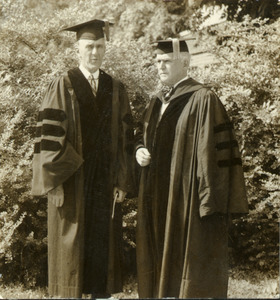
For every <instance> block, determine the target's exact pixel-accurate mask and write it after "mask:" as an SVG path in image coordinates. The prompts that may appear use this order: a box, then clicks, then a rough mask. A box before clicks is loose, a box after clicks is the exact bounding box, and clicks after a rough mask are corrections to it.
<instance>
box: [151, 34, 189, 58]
mask: <svg viewBox="0 0 280 300" xmlns="http://www.w3.org/2000/svg"><path fill="white" fill-rule="evenodd" d="M153 44H157V45H156V53H157V54H163V53H173V54H174V58H175V59H177V58H179V56H180V52H189V48H188V45H187V43H186V41H185V40H183V39H178V38H174V39H172V38H168V39H167V40H160V41H156V42H153Z"/></svg>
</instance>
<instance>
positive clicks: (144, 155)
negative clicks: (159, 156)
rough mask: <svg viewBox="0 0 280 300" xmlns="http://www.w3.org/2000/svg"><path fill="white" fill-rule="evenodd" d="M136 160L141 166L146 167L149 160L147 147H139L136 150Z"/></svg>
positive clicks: (149, 155)
mask: <svg viewBox="0 0 280 300" xmlns="http://www.w3.org/2000/svg"><path fill="white" fill-rule="evenodd" d="M136 160H137V162H138V164H139V165H140V166H141V167H146V166H148V165H149V164H150V162H151V154H150V152H149V151H148V149H147V148H144V147H142V148H139V149H138V150H137V151H136Z"/></svg>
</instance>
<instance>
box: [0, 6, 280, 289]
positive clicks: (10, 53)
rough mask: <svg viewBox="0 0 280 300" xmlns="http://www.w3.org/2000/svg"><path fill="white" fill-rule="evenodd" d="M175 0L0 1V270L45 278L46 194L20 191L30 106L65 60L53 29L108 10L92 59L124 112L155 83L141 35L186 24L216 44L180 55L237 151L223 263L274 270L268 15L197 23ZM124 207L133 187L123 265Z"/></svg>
mask: <svg viewBox="0 0 280 300" xmlns="http://www.w3.org/2000/svg"><path fill="white" fill-rule="evenodd" d="M186 2H187V1H171V2H170V1H166V2H165V1H144V0H143V1H141V0H137V1H128V0H117V1H116V0H110V1H102V0H89V1H78V0H71V1H62V0H60V1H52V0H48V1H35V0H33V1H32V0H25V1H19V0H7V1H5V2H4V3H3V4H2V7H1V13H0V17H1V19H0V21H1V29H2V30H1V32H0V38H1V41H2V43H1V45H0V49H1V51H0V66H1V67H0V87H1V88H0V154H1V156H0V163H1V172H0V197H1V198H0V273H1V274H2V277H1V278H2V279H1V280H2V281H4V282H15V281H20V282H23V283H24V284H26V285H29V286H34V285H44V284H46V275H47V271H46V265H47V232H46V209H47V207H46V199H45V198H40V197H32V196H31V195H30V182H31V176H32V173H31V171H32V170H31V161H32V153H33V139H34V128H35V123H36V114H37V111H38V107H39V105H40V103H41V100H42V95H43V92H44V90H45V88H46V86H47V85H48V84H49V82H50V81H51V80H52V79H53V78H54V77H55V76H57V75H58V74H61V73H62V72H64V71H66V70H67V69H69V68H71V67H73V66H76V64H77V61H76V53H75V50H74V47H73V40H74V36H73V34H72V33H66V32H64V33H61V32H59V29H61V28H62V26H64V25H70V24H72V23H78V22H79V21H85V20H88V19H91V18H94V17H98V18H108V17H112V18H113V19H114V21H115V23H116V24H115V26H114V29H113V30H112V31H113V39H112V41H110V42H109V43H108V46H107V54H106V59H105V61H104V64H103V68H104V69H105V70H106V71H107V72H109V73H110V74H112V75H114V76H116V77H118V78H120V79H121V80H122V81H123V82H124V84H125V85H126V87H127V90H128V93H129V96H130V100H131V105H132V109H133V112H134V115H135V119H136V120H137V119H138V118H139V116H140V114H141V111H142V110H143V107H144V106H145V104H146V102H147V101H149V99H150V97H151V96H152V95H153V94H154V93H155V90H156V88H157V85H158V82H157V77H156V73H155V69H154V65H153V55H152V51H151V47H150V45H149V42H151V41H153V40H155V39H158V38H166V37H168V36H175V35H176V34H177V33H178V32H180V31H181V30H185V29H188V30H190V31H193V33H194V34H195V35H196V36H197V38H198V40H197V41H198V43H199V45H200V46H201V47H204V48H205V50H207V51H210V52H212V53H213V54H215V55H216V57H217V58H218V60H219V62H218V63H216V64H212V65H209V66H204V67H199V68H198V67H192V69H191V70H190V74H191V75H192V76H193V77H194V78H195V79H197V80H199V81H202V82H205V83H207V84H209V83H210V84H212V85H213V89H215V90H216V92H217V94H218V95H219V96H220V98H221V100H222V102H223V103H224V104H225V106H226V108H227V110H228V112H229V114H230V116H231V118H232V120H233V122H234V125H235V130H236V133H237V137H238V140H239V144H240V147H241V151H242V156H243V162H244V171H245V177H246V185H247V191H248V198H249V203H250V214H249V215H248V216H245V217H242V218H241V219H236V220H233V226H232V228H231V233H230V236H231V245H230V246H231V249H232V266H239V267H242V268H245V269H246V268H250V269H252V268H255V269H258V270H262V271H268V270H269V271H270V272H277V270H278V252H279V208H280V205H279V179H280V178H279V173H280V167H279V157H280V156H279V134H280V131H279V121H280V120H279V110H280V104H279V94H280V84H279V83H280V82H279V78H280V76H279V75H280V74H279V62H280V56H279V55H280V53H279V43H280V42H279V40H280V39H279V35H280V33H279V30H280V29H279V27H280V24H279V20H277V18H275V19H270V20H268V19H253V20H252V19H250V18H249V17H248V16H247V17H245V18H244V15H246V13H243V15H242V16H241V17H242V18H241V17H240V12H244V11H245V12H246V7H245V8H244V6H243V8H242V9H243V10H240V11H239V15H238V16H237V15H236V11H235V10H234V9H233V7H231V10H229V17H230V19H231V21H226V22H224V23H222V24H220V25H216V26H212V27H207V28H205V29H202V27H201V21H202V18H201V17H200V16H201V14H200V10H199V8H191V9H190V8H189V7H188V6H187V5H186ZM206 2H209V1H206ZM240 2H242V1H240ZM251 2H254V1H253V0H252V1H251ZM262 2H263V3H265V2H267V1H262ZM271 3H272V2H271ZM276 5H277V4H276ZM275 8H276V6H275ZM265 11H266V10H263V12H265ZM234 14H235V15H236V17H238V21H239V22H237V21H235V18H234ZM274 15H275V14H274ZM254 16H255V15H254ZM260 16H266V15H260ZM269 16H270V17H271V14H270V15H268V17H269ZM136 212H137V199H130V200H128V201H127V202H126V205H125V207H124V213H125V217H124V222H123V225H124V245H125V250H126V251H125V258H126V260H125V261H126V268H127V270H128V271H129V272H131V273H133V272H134V271H135V265H134V254H135V253H134V250H135V231H134V230H135V225H136V222H135V216H136Z"/></svg>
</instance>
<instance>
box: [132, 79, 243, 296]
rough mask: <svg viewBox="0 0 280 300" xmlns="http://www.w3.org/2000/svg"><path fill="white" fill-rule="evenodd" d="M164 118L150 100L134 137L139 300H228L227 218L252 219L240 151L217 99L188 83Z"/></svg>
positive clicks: (178, 89)
mask: <svg viewBox="0 0 280 300" xmlns="http://www.w3.org/2000/svg"><path fill="white" fill-rule="evenodd" d="M169 101H170V103H169V105H168V107H167V108H166V110H165V111H164V113H163V115H162V116H161V118H160V119H159V114H160V108H161V103H162V95H161V94H159V95H158V96H157V97H155V98H154V99H152V100H151V102H150V103H149V105H148V107H147V109H146V112H145V114H144V117H143V122H142V123H140V124H139V127H138V128H137V133H136V149H138V148H140V147H146V148H147V149H148V151H149V152H150V153H151V163H150V164H149V165H148V166H146V167H143V168H142V170H141V179H140V188H139V199H138V201H139V202H138V217H137V234H136V243H137V247H136V251H137V269H138V289H139V297H140V298H162V297H176V298H178V297H179V298H204V297H207V298H208V297H210V298H211V297H214V298H225V297H226V296H227V284H228V273H227V272H228V267H227V265H228V262H227V252H228V238H227V236H228V235H227V229H228V216H229V214H233V213H247V211H248V203H247V198H246V193H245V184H244V177H243V171H242V164H241V158H240V153H239V150H238V144H237V141H236V138H235V135H234V132H233V127H232V124H231V122H230V120H229V118H228V116H227V113H226V111H225V109H224V106H223V105H222V103H221V102H220V100H219V99H218V97H217V96H216V95H215V94H214V93H213V92H212V91H211V90H210V89H209V88H207V87H206V86H203V85H202V84H200V83H198V82H196V81H194V80H193V79H191V78H189V79H188V80H184V81H183V82H181V83H180V84H179V85H178V86H177V87H176V89H175V91H174V93H173V95H172V96H171V99H170V100H169Z"/></svg>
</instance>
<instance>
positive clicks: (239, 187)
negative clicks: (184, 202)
mask: <svg viewBox="0 0 280 300" xmlns="http://www.w3.org/2000/svg"><path fill="white" fill-rule="evenodd" d="M200 93H202V94H201V95H200V96H201V97H203V98H204V99H203V105H202V107H201V111H200V116H199V119H200V120H199V122H200V126H199V128H200V130H199V134H198V151H197V163H198V169H197V181H198V194H199V200H200V211H199V212H200V216H201V217H203V216H207V215H211V214H213V213H221V214H227V213H247V212H248V202H247V197H246V191H245V181H244V175H243V169H242V161H241V156H240V152H239V148H238V143H237V140H236V137H235V133H234V131H233V125H232V123H231V122H230V119H229V117H228V115H227V113H226V110H225V108H224V106H223V104H222V103H221V101H220V100H219V99H218V97H217V96H216V95H215V94H214V93H213V92H212V91H210V90H206V91H205V90H204V91H202V92H200Z"/></svg>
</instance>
